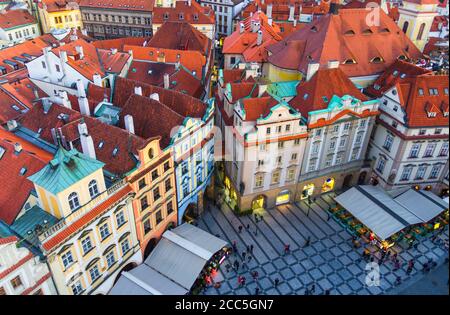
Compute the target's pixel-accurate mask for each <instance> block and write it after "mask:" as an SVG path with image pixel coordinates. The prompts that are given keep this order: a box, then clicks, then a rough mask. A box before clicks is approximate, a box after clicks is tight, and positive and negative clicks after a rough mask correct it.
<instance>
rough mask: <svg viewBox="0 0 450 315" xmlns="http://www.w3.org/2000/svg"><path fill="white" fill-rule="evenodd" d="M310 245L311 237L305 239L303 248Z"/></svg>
mask: <svg viewBox="0 0 450 315" xmlns="http://www.w3.org/2000/svg"><path fill="white" fill-rule="evenodd" d="M310 243H311V236H308V237H307V238H306V243H305V246H304V247H308V246H309V244H310Z"/></svg>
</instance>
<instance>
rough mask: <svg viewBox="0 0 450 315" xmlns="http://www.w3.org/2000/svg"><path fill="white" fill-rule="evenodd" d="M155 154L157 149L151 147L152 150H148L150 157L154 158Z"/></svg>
mask: <svg viewBox="0 0 450 315" xmlns="http://www.w3.org/2000/svg"><path fill="white" fill-rule="evenodd" d="M154 156H155V151H154V150H153V148H150V150H148V157H149V158H151V159H153V157H154Z"/></svg>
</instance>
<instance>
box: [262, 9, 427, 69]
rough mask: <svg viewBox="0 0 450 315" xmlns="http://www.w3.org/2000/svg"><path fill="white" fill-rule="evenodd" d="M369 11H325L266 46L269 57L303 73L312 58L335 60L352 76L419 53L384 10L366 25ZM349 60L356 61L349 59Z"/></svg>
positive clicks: (318, 60)
mask: <svg viewBox="0 0 450 315" xmlns="http://www.w3.org/2000/svg"><path fill="white" fill-rule="evenodd" d="M369 12H370V11H367V10H365V9H341V10H339V13H338V14H327V15H325V16H323V17H322V18H320V19H319V20H318V21H316V22H313V23H312V24H311V25H310V27H307V28H303V29H301V30H299V31H297V32H294V33H292V34H290V35H289V36H287V37H286V38H285V39H283V40H282V41H280V42H279V43H277V44H274V45H271V46H269V47H268V48H267V49H268V50H269V51H270V52H271V53H272V55H270V56H269V58H268V60H269V62H270V63H271V64H274V65H275V66H278V67H281V68H285V69H291V70H298V71H300V72H303V73H306V70H307V66H308V64H309V63H310V62H311V61H315V62H319V63H320V64H321V65H324V64H326V63H327V62H328V61H330V60H338V61H339V62H340V63H341V66H340V67H341V68H342V70H343V71H344V73H345V74H346V75H347V76H350V77H355V76H366V75H373V74H378V73H380V72H382V71H383V70H384V69H386V67H388V66H389V65H390V64H391V63H392V62H394V61H395V60H396V59H397V58H398V57H399V56H406V57H408V58H411V59H417V58H419V57H420V56H421V55H422V54H421V53H420V51H419V50H418V49H417V47H416V46H415V45H414V44H413V43H412V42H411V40H410V39H409V38H408V37H407V36H406V35H405V34H404V33H403V32H402V31H401V30H400V29H399V27H398V26H397V24H396V23H394V21H392V19H390V18H389V17H388V16H387V15H386V14H385V13H384V11H383V10H380V26H370V27H369V26H367V24H366V22H365V21H366V18H367V15H368V14H369ZM377 57H378V58H377ZM379 58H381V61H380V60H378V59H379ZM352 60H354V61H355V63H350V62H348V61H352Z"/></svg>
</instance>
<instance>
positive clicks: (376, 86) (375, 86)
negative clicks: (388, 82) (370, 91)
mask: <svg viewBox="0 0 450 315" xmlns="http://www.w3.org/2000/svg"><path fill="white" fill-rule="evenodd" d="M373 88H374V89H375V90H377V91H378V90H379V89H381V86H380V85H379V84H374V85H373Z"/></svg>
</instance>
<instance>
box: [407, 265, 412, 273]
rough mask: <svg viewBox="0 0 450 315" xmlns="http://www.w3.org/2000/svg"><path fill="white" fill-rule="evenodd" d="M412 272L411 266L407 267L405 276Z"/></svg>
mask: <svg viewBox="0 0 450 315" xmlns="http://www.w3.org/2000/svg"><path fill="white" fill-rule="evenodd" d="M412 270H413V267H412V266H408V269H406V274H407V275H409V274H410V273H411V272H412Z"/></svg>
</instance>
